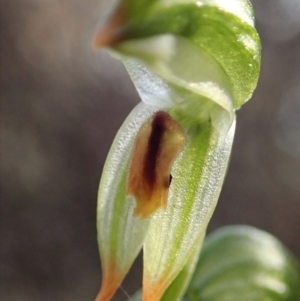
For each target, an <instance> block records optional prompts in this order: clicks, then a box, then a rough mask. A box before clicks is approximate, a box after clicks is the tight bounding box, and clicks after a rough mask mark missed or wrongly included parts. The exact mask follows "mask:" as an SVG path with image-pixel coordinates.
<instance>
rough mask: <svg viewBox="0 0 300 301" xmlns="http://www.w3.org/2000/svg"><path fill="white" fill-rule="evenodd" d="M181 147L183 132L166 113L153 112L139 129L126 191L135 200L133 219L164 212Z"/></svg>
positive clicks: (183, 137) (183, 139)
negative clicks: (175, 162) (162, 209)
mask: <svg viewBox="0 0 300 301" xmlns="http://www.w3.org/2000/svg"><path fill="white" fill-rule="evenodd" d="M184 144H185V135H184V132H183V131H182V129H181V127H180V125H179V124H178V123H177V122H176V121H175V120H174V119H172V117H171V116H170V115H169V114H167V113H166V112H163V111H159V112H156V113H155V114H154V115H153V116H152V117H151V118H150V119H149V120H148V121H147V122H146V123H145V124H143V125H142V127H141V129H140V130H139V132H138V134H137V138H136V141H135V145H134V148H133V151H132V155H131V163H130V168H129V174H128V179H127V189H126V194H127V195H130V196H133V197H134V198H135V200H136V208H135V211H134V215H135V216H139V217H140V218H146V217H148V216H149V215H151V214H152V213H154V212H155V211H156V210H157V209H159V208H166V205H167V198H168V191H169V187H170V184H171V179H172V178H171V176H170V173H171V168H172V165H173V163H174V160H175V159H176V158H177V156H178V155H179V153H180V152H181V151H182V149H183V147H184Z"/></svg>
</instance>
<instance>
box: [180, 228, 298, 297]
mask: <svg viewBox="0 0 300 301" xmlns="http://www.w3.org/2000/svg"><path fill="white" fill-rule="evenodd" d="M241 296H242V300H243V301H258V300H259V301H299V300H300V272H299V264H298V262H296V260H295V258H294V257H293V256H292V255H291V254H290V252H289V251H288V250H287V249H286V248H285V247H284V246H283V245H282V244H281V243H280V242H279V241H278V240H277V239H276V238H275V237H273V236H272V235H270V234H268V233H266V232H264V231H261V230H258V229H255V228H253V227H249V226H229V227H224V228H221V229H219V230H217V231H215V232H213V233H212V234H210V235H208V237H207V239H206V240H205V243H204V245H203V249H202V252H201V255H200V259H199V261H198V263H197V266H196V269H195V272H194V275H193V277H192V280H191V282H190V285H189V288H188V290H187V292H186V295H185V298H184V300H185V301H200V300H201V301H227V300H228V301H235V300H236V301H240V300H241Z"/></svg>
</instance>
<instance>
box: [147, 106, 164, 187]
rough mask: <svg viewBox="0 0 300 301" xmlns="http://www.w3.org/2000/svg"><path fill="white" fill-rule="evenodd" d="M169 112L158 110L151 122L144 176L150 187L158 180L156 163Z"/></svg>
mask: <svg viewBox="0 0 300 301" xmlns="http://www.w3.org/2000/svg"><path fill="white" fill-rule="evenodd" d="M166 118H168V116H167V114H166V113H164V112H157V113H156V114H155V115H154V116H153V120H152V123H151V127H152V128H151V134H150V137H149V141H148V147H147V151H146V155H145V160H144V167H143V177H144V179H145V181H146V182H147V183H148V185H149V187H150V189H152V188H153V186H154V184H155V182H156V165H157V160H158V157H159V152H160V148H161V143H162V138H163V134H164V132H165V131H166Z"/></svg>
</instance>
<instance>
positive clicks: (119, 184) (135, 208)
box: [94, 0, 260, 301]
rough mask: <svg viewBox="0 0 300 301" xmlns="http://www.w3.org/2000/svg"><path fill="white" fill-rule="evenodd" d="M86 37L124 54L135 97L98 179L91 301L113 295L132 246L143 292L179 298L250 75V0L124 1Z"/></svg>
mask: <svg viewBox="0 0 300 301" xmlns="http://www.w3.org/2000/svg"><path fill="white" fill-rule="evenodd" d="M94 43H95V46H96V47H104V48H106V49H108V50H109V51H110V53H111V54H112V55H114V56H115V57H117V58H118V59H120V60H122V62H123V63H124V65H125V67H126V68H127V70H128V73H129V75H130V76H131V78H132V80H133V82H134V84H135V87H136V89H137V91H138V93H139V95H140V97H141V102H140V103H139V104H138V105H137V106H136V107H135V108H134V109H133V110H132V112H131V113H130V115H129V116H128V117H127V119H126V120H125V122H124V123H123V125H122V127H121V128H120V130H119V132H118V134H117V136H116V138H115V140H114V142H113V145H112V147H111V149H110V152H109V154H108V157H107V160H106V163H105V166H104V169H103V174H102V178H101V182H100V188H99V194H98V209H97V228H98V243H99V250H100V257H101V265H102V284H101V289H100V292H99V295H98V296H97V299H96V300H97V301H108V300H110V299H111V297H112V296H113V295H114V293H115V291H116V290H117V289H118V287H119V286H120V284H121V282H122V280H123V279H124V277H125V276H126V274H127V272H128V271H129V269H130V267H131V265H132V263H133V261H134V260H135V258H136V257H137V255H138V253H139V252H140V251H141V249H143V256H144V265H143V269H144V270H143V297H142V298H143V299H142V300H143V301H159V300H179V299H180V298H181V297H182V295H183V293H184V291H185V289H186V284H187V283H188V281H189V279H190V277H191V275H192V271H193V269H194V266H195V262H196V259H197V258H198V254H199V252H200V249H201V245H202V240H203V238H204V236H205V231H206V227H207V224H208V222H209V220H210V218H211V216H212V213H213V211H214V208H215V206H216V203H217V200H218V197H219V194H220V190H221V187H222V184H223V180H224V176H225V173H226V169H227V165H228V160H229V157H230V153H231V147H232V142H233V137H234V131H235V123H236V122H235V115H236V110H238V109H239V108H240V107H241V106H242V105H243V104H244V103H245V102H246V101H247V100H248V99H249V98H250V97H251V95H252V93H253V91H254V89H255V87H256V84H257V80H258V74H259V68H260V41H259V37H258V35H257V32H256V30H255V28H254V19H253V10H252V7H251V5H250V3H249V2H248V1H247V0H230V1H222V0H172V1H171V0H121V1H120V2H118V3H117V4H116V6H115V7H114V9H113V11H112V12H111V15H110V17H109V18H108V20H107V21H106V24H105V25H104V26H103V27H102V29H101V30H100V31H99V32H98V33H97V35H96V38H95V42H94ZM174 283H176V286H175V285H174ZM174 287H175V288H174Z"/></svg>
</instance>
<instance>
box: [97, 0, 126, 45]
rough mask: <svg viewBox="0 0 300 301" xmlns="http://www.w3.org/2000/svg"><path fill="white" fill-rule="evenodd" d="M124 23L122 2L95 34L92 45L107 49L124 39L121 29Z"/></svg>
mask: <svg viewBox="0 0 300 301" xmlns="http://www.w3.org/2000/svg"><path fill="white" fill-rule="evenodd" d="M124 23H125V5H124V1H121V2H120V4H119V5H118V6H117V7H116V9H115V10H114V11H113V13H112V15H111V16H110V17H109V19H108V21H107V23H106V24H105V25H104V27H103V28H102V29H101V30H100V31H99V32H98V33H97V34H96V37H95V39H94V42H93V45H94V46H95V47H96V48H100V47H109V46H113V45H114V44H116V43H118V42H120V41H121V40H122V39H124V37H123V34H122V27H123V25H124Z"/></svg>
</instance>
